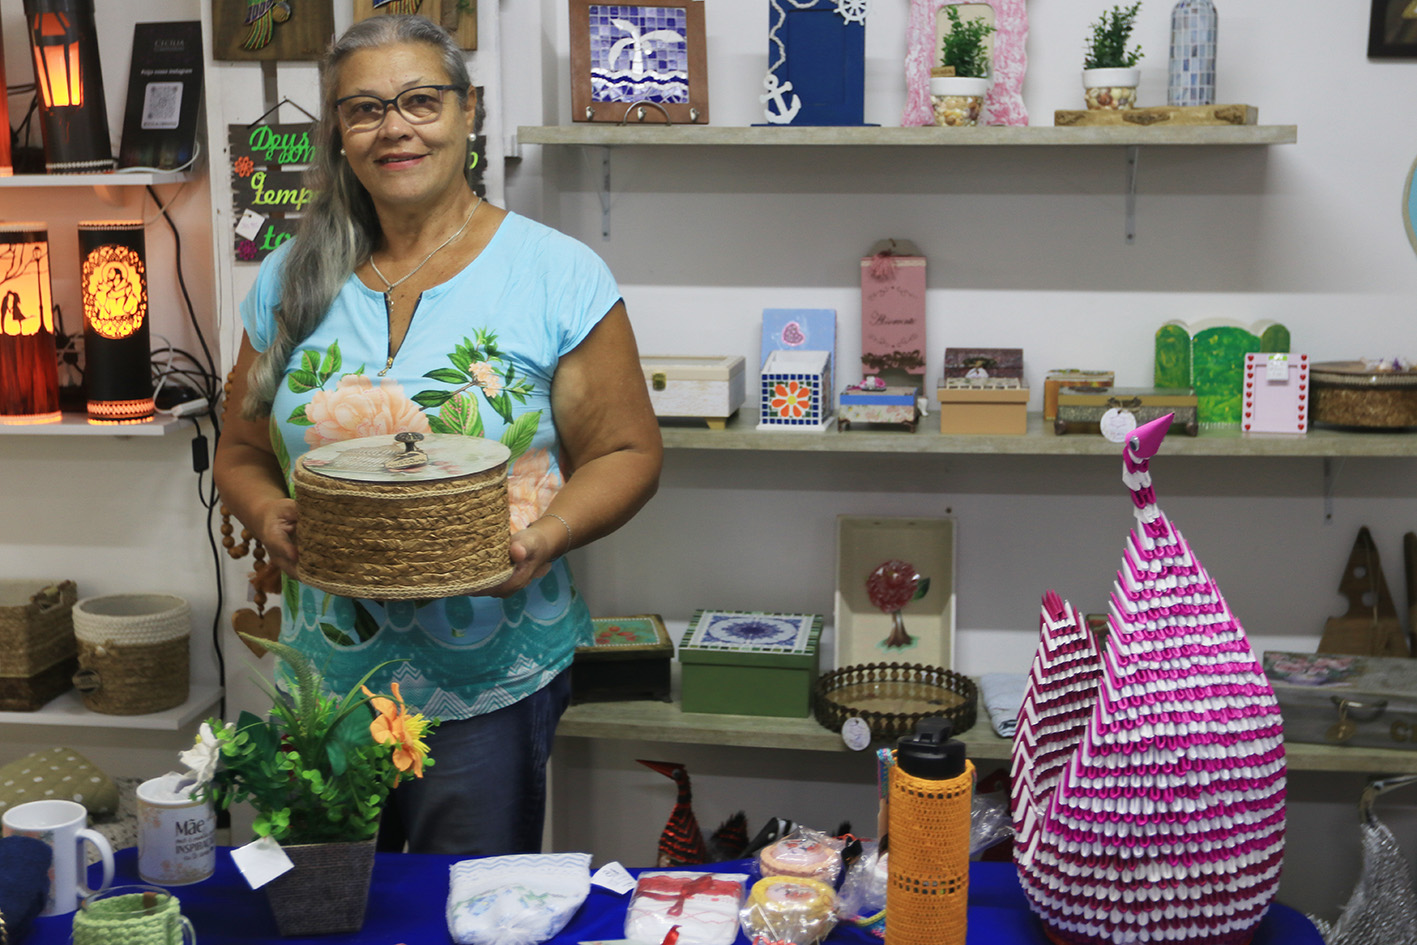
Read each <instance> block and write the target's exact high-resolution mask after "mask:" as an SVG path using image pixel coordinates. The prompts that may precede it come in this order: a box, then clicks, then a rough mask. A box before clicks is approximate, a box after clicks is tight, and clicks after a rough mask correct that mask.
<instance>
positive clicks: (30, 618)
mask: <svg viewBox="0 0 1417 945" xmlns="http://www.w3.org/2000/svg"><path fill="white" fill-rule="evenodd" d="M77 598H78V589H77V588H76V587H75V585H74V582H73V581H63V582H61V583H59V584H53V585H46V584H45V583H44V582H43V581H24V580H4V581H0V710H3V711H7V712H33V711H35V710H36V709H39V708H42V707H43V706H44V704H45V703H47V702H48V701H49V700H51V699H53V698H54V697H55V696H57V695H59V694H60V693H63V692H67V691H68V690H69V689H70V688H72V687H73V682H72V680H73V677H74V671H75V670H76V669H78V665H79V663H78V644H77V643H76V642H75V640H74V621H73V607H74V602H75V600H76V599H77Z"/></svg>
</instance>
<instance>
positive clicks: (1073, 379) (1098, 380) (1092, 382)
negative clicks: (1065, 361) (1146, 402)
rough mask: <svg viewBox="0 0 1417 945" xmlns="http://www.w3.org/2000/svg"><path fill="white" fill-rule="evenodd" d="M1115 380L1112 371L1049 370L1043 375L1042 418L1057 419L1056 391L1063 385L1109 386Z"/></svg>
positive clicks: (1114, 374) (1115, 377) (1115, 376)
mask: <svg viewBox="0 0 1417 945" xmlns="http://www.w3.org/2000/svg"><path fill="white" fill-rule="evenodd" d="M1116 382H1117V375H1116V373H1115V372H1113V371H1080V370H1078V369H1077V368H1062V369H1059V370H1056V371H1049V372H1048V373H1047V374H1046V375H1044V377H1043V419H1044V420H1054V419H1057V416H1058V391H1060V390H1062V389H1063V388H1064V387H1111V386H1112V385H1113V384H1115V383H1116Z"/></svg>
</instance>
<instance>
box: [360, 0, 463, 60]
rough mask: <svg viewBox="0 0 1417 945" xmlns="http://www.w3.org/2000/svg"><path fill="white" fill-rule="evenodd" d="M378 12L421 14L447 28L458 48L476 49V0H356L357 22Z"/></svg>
mask: <svg viewBox="0 0 1417 945" xmlns="http://www.w3.org/2000/svg"><path fill="white" fill-rule="evenodd" d="M376 13H379V14H383V13H419V14H422V15H423V16H426V17H428V19H430V20H432V21H433V22H434V23H437V24H438V25H439V26H441V27H443V29H445V30H447V31H448V33H449V34H450V35H451V36H452V37H453V40H454V41H455V42H456V43H457V44H458V47H459V48H461V49H476V48H477V0H354V22H356V23H358V22H359V21H360V20H367V19H368V18H369V17H371V16H373V15H374V14H376Z"/></svg>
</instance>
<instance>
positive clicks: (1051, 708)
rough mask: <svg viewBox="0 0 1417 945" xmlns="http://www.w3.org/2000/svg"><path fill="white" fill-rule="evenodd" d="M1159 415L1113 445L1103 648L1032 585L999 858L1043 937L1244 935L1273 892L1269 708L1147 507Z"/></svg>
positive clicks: (1185, 555)
mask: <svg viewBox="0 0 1417 945" xmlns="http://www.w3.org/2000/svg"><path fill="white" fill-rule="evenodd" d="M1171 419H1172V418H1171V415H1169V414H1168V415H1167V416H1164V417H1161V418H1160V419H1158V420H1154V421H1152V422H1150V423H1147V424H1144V425H1142V426H1140V427H1137V428H1136V429H1135V430H1134V431H1133V432H1132V433H1131V434H1130V435H1129V436H1128V437H1127V441H1126V445H1125V447H1124V450H1123V454H1122V455H1123V474H1122V481H1123V482H1124V483H1125V484H1126V486H1127V488H1128V490H1129V491H1130V493H1131V500H1132V504H1133V505H1134V506H1135V508H1134V513H1135V517H1136V525H1135V527H1134V528H1133V529H1132V530H1131V533H1130V534H1129V535H1128V536H1127V541H1126V543H1125V545H1124V550H1123V553H1122V566H1121V569H1120V570H1119V571H1118V572H1117V577H1116V581H1115V583H1114V584H1113V586H1112V595H1111V600H1110V606H1109V614H1108V632H1107V637H1106V640H1105V641H1104V642H1102V643H1101V644H1100V645H1099V644H1097V643H1095V642H1094V640H1093V639H1092V636H1091V634H1089V633H1088V631H1087V630H1086V628H1085V626H1084V624H1083V621H1082V620H1081V619H1080V615H1079V614H1078V612H1077V610H1076V609H1075V608H1073V607H1072V606H1071V605H1069V604H1067V603H1066V602H1065V601H1063V600H1062V599H1061V598H1060V597H1059V596H1058V595H1057V594H1055V593H1053V592H1052V591H1050V592H1048V594H1046V595H1045V596H1044V598H1043V608H1042V614H1041V640H1040V643H1039V647H1038V651H1037V653H1036V655H1035V657H1034V662H1033V667H1032V671H1031V672H1030V675H1029V679H1028V684H1027V686H1026V689H1025V694H1024V699H1023V703H1022V708H1021V709H1020V712H1019V719H1018V725H1017V727H1016V728H1015V730H1014V744H1013V774H1014V782H1013V788H1012V797H1011V802H1012V805H1011V806H1012V814H1013V820H1014V828H1015V832H1016V836H1015V841H1014V861H1015V864H1016V865H1017V867H1018V873H1019V881H1020V885H1021V886H1022V888H1023V891H1024V894H1025V896H1026V897H1027V899H1028V901H1029V905H1030V907H1031V908H1032V910H1033V911H1034V912H1035V913H1036V914H1037V915H1038V916H1039V918H1040V919H1042V921H1043V923H1044V925H1045V926H1046V927H1047V932H1048V937H1049V938H1050V939H1051V940H1052V941H1053V942H1055V943H1057V945H1132V943H1136V945H1143V943H1149V942H1150V943H1160V942H1166V943H1196V945H1201V943H1204V945H1245V943H1247V942H1249V941H1250V939H1251V937H1252V936H1253V935H1254V932H1255V928H1256V926H1257V925H1258V924H1259V922H1260V920H1261V919H1262V918H1263V917H1264V915H1265V912H1266V910H1267V909H1268V908H1269V904H1270V902H1271V901H1272V900H1273V898H1274V895H1275V892H1276V891H1277V889H1278V886H1279V873H1280V868H1281V865H1282V863H1283V857H1284V824H1285V758H1284V736H1283V723H1282V720H1281V718H1280V713H1279V705H1278V702H1277V700H1276V699H1275V695H1274V689H1273V688H1272V687H1271V686H1270V684H1269V680H1268V679H1267V678H1266V677H1265V674H1264V670H1263V669H1262V668H1261V666H1260V664H1259V662H1258V661H1257V660H1256V659H1255V656H1254V652H1253V650H1252V649H1251V648H1250V644H1249V641H1248V640H1247V639H1246V637H1245V631H1244V628H1243V627H1241V625H1240V622H1239V620H1237V619H1236V617H1235V615H1234V614H1233V613H1232V612H1231V610H1230V608H1229V606H1228V605H1227V604H1226V603H1225V599H1224V598H1223V597H1222V596H1221V595H1220V591H1219V589H1218V588H1217V587H1216V584H1215V581H1214V580H1213V579H1212V578H1211V576H1210V575H1209V574H1208V573H1207V572H1206V570H1205V568H1204V567H1203V566H1202V565H1201V562H1200V559H1199V558H1198V557H1197V556H1196V554H1195V552H1194V551H1193V550H1192V549H1191V547H1190V546H1189V545H1188V544H1187V543H1186V540H1185V539H1184V538H1183V537H1182V536H1181V533H1180V532H1179V531H1178V530H1176V528H1174V527H1173V526H1172V524H1171V522H1170V521H1169V520H1168V519H1167V517H1166V514H1165V513H1164V512H1163V511H1162V510H1161V508H1160V506H1159V505H1158V504H1157V500H1156V494H1155V492H1154V491H1153V490H1152V485H1151V473H1150V471H1149V468H1148V467H1149V465H1150V460H1151V458H1152V457H1153V456H1154V455H1156V451H1157V449H1158V448H1159V447H1160V445H1161V441H1162V439H1163V438H1164V437H1165V435H1166V430H1167V428H1168V427H1169V426H1170V425H1171Z"/></svg>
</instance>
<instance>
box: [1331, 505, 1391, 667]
mask: <svg viewBox="0 0 1417 945" xmlns="http://www.w3.org/2000/svg"><path fill="white" fill-rule="evenodd" d="M1338 592H1339V593H1340V594H1342V595H1343V596H1344V597H1346V598H1348V613H1346V614H1344V615H1343V616H1342V617H1330V618H1329V619H1328V621H1327V622H1326V623H1325V624H1324V633H1323V637H1322V638H1321V639H1320V640H1319V648H1318V651H1319V652H1320V653H1346V654H1351V655H1354V656H1411V655H1412V651H1411V650H1410V649H1409V648H1408V645H1407V636H1406V634H1404V633H1403V632H1402V621H1401V620H1400V619H1398V616H1397V608H1396V607H1395V606H1393V602H1392V595H1391V594H1390V593H1388V588H1387V581H1386V580H1385V579H1384V578H1383V568H1382V564H1381V562H1380V561H1379V560H1378V549H1377V546H1376V545H1374V544H1373V536H1372V535H1371V534H1370V533H1369V532H1368V528H1367V526H1364V527H1363V528H1361V529H1359V530H1358V537H1357V539H1356V540H1355V541H1354V542H1353V551H1352V552H1351V553H1350V554H1349V556H1348V565H1347V567H1346V568H1344V571H1343V579H1342V580H1341V581H1340V582H1339V584H1338Z"/></svg>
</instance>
